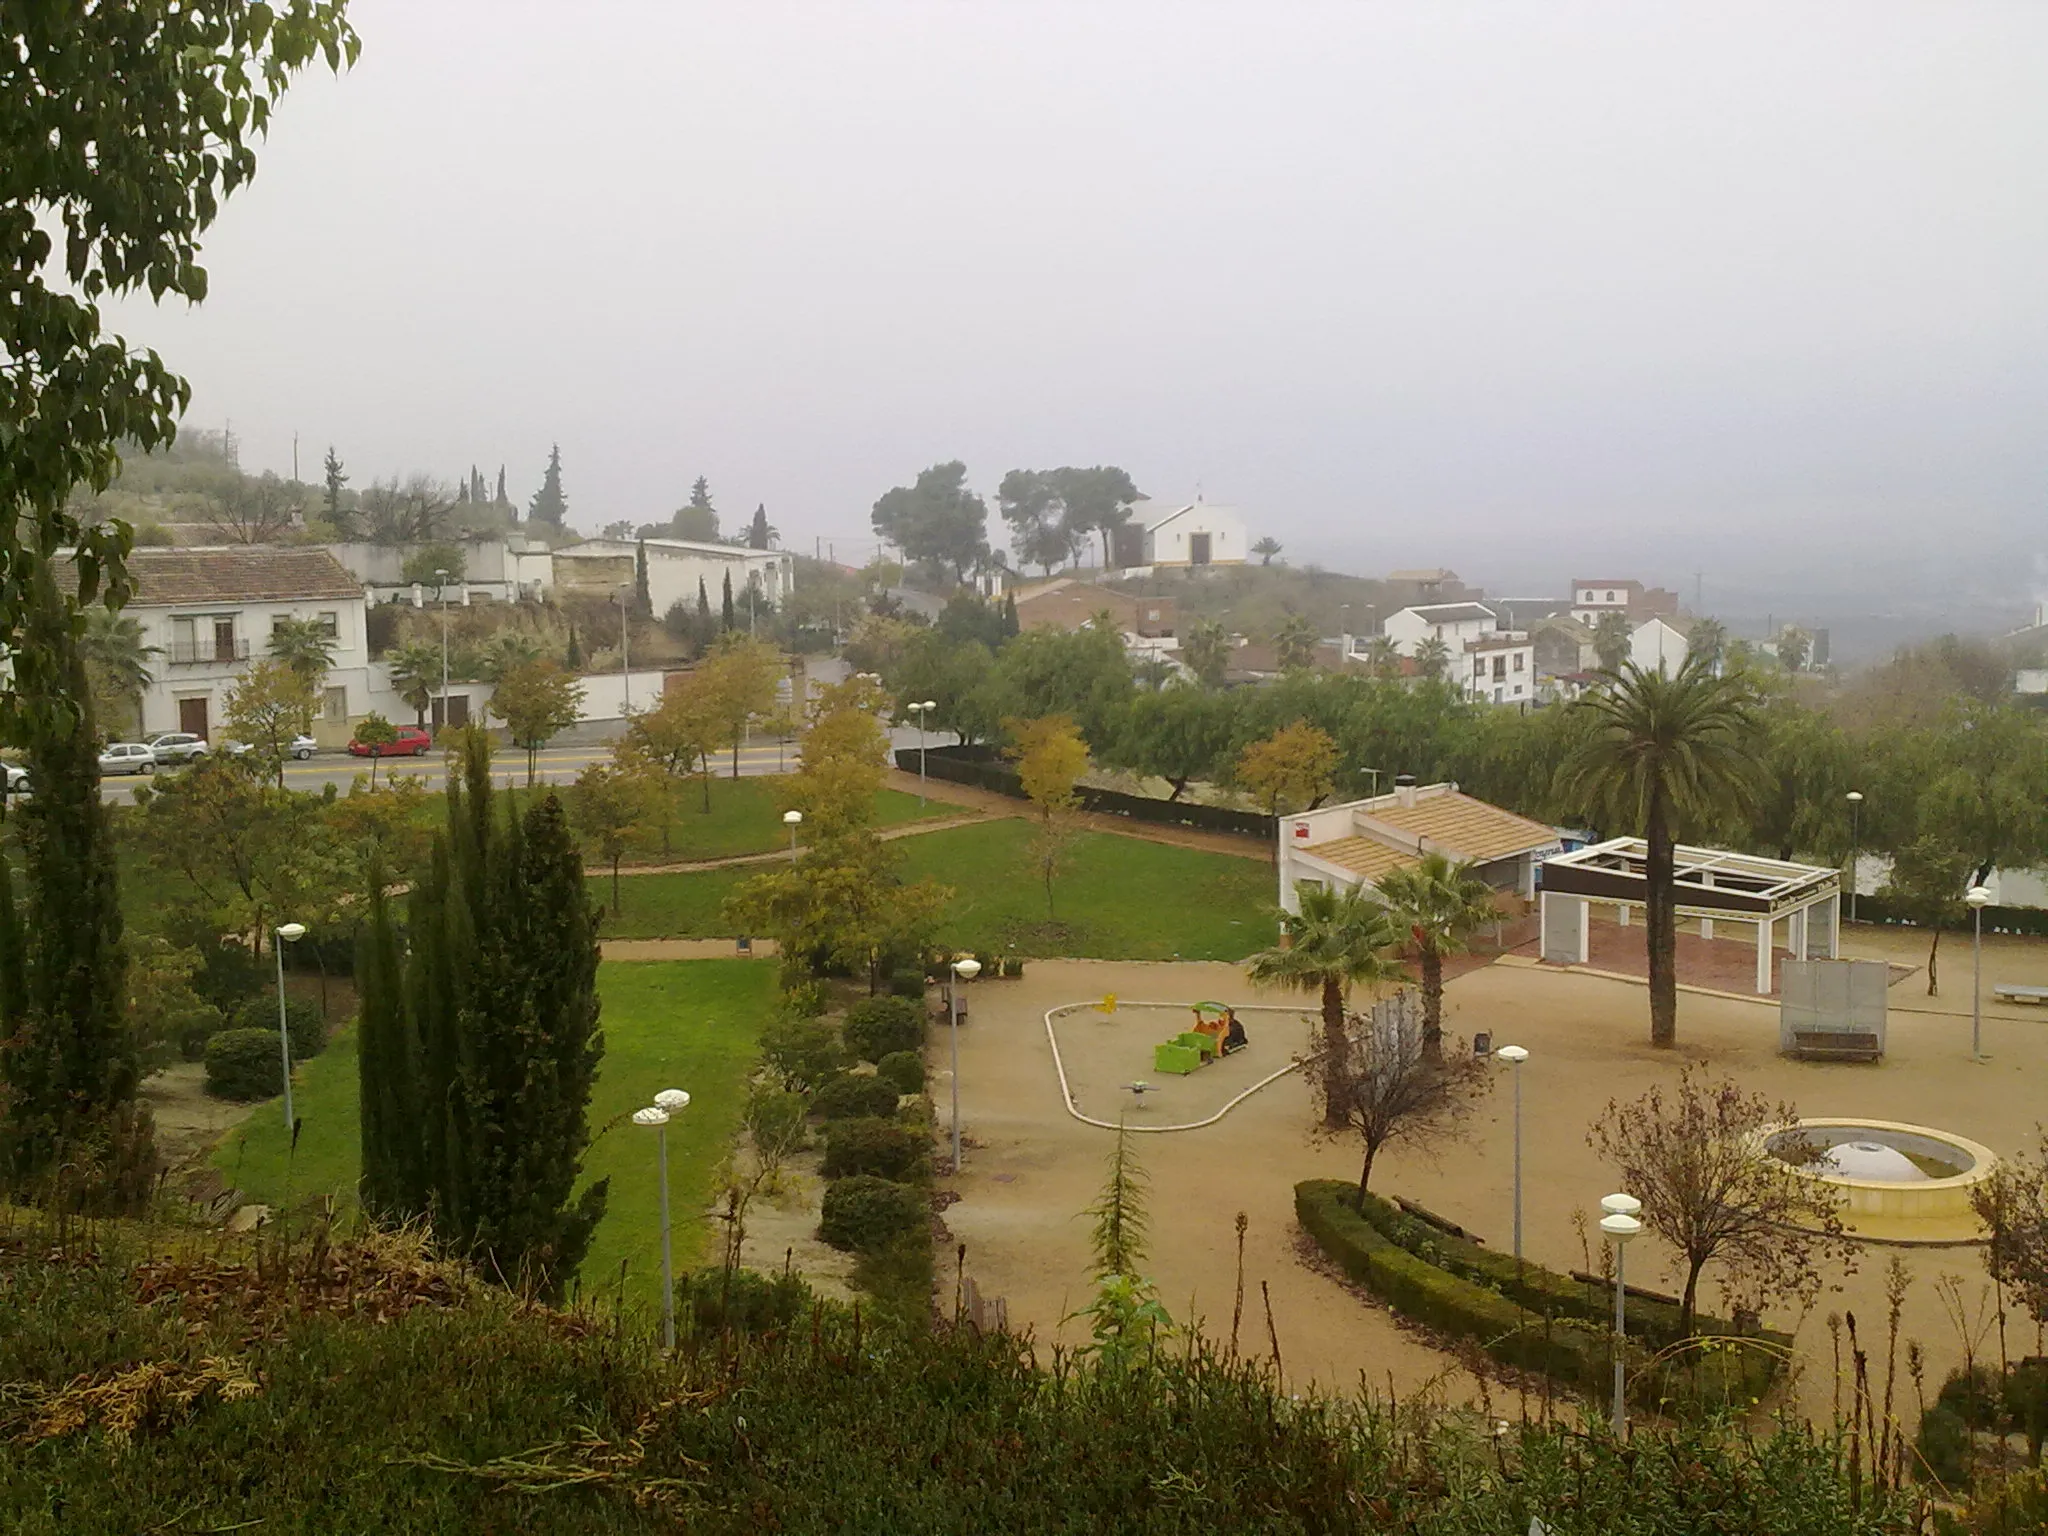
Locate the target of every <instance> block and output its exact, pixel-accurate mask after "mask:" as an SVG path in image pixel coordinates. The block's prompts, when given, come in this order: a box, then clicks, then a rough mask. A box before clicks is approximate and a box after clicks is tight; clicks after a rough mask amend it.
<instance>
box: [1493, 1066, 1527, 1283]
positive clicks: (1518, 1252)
mask: <svg viewBox="0 0 2048 1536" xmlns="http://www.w3.org/2000/svg"><path fill="white" fill-rule="evenodd" d="M1493 1054H1494V1055H1496V1056H1498V1057H1499V1058H1500V1059H1501V1060H1502V1061H1504V1062H1506V1063H1507V1064H1508V1065H1509V1066H1511V1067H1513V1068H1514V1069H1515V1267H1516V1268H1517V1269H1518V1270H1519V1269H1520V1268H1521V1265H1522V1063H1523V1062H1525V1061H1527V1060H1528V1059H1529V1053H1528V1051H1527V1050H1526V1049H1524V1048H1523V1047H1522V1046H1519V1045H1504V1046H1502V1047H1501V1048H1500V1049H1499V1050H1497V1051H1495V1052H1494V1053H1493Z"/></svg>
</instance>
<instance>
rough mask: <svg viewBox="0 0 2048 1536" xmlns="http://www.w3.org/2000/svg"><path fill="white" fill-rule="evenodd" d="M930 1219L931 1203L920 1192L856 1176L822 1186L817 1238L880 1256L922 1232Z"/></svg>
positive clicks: (880, 1180)
mask: <svg viewBox="0 0 2048 1536" xmlns="http://www.w3.org/2000/svg"><path fill="white" fill-rule="evenodd" d="M930 1218H931V1200H930V1199H929V1197H927V1196H926V1194H925V1192H924V1191H923V1190H921V1189H913V1188H912V1187H911V1186H910V1185H908V1184H898V1183H896V1182H895V1181H894V1180H893V1179H883V1178H877V1177H875V1176H874V1175H873V1174H865V1173H863V1174H856V1175H855V1176H854V1177H852V1178H850V1179H836V1180H834V1181H833V1182H832V1183H830V1184H827V1185H826V1186H825V1204H824V1209H823V1210H822V1211H821V1212H820V1213H819V1220H818V1236H820V1237H821V1238H823V1239H824V1240H825V1241H826V1242H828V1243H830V1244H831V1245H832V1246H833V1247H834V1248H841V1249H845V1250H848V1251H849V1252H853V1253H879V1252H881V1251H882V1250H883V1249H885V1248H887V1247H888V1246H889V1245H890V1244H891V1243H893V1242H895V1241H896V1240H897V1239H898V1238H904V1237H909V1236H911V1235H912V1234H913V1233H916V1232H919V1231H921V1230H922V1229H923V1228H924V1226H925V1224H926V1223H927V1222H928V1221H929V1220H930Z"/></svg>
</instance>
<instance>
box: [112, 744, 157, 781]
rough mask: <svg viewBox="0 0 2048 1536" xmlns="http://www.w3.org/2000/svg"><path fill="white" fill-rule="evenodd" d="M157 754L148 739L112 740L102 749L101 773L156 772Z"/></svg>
mask: <svg viewBox="0 0 2048 1536" xmlns="http://www.w3.org/2000/svg"><path fill="white" fill-rule="evenodd" d="M155 772H156V754H155V753H154V752H152V751H150V749H149V743H148V742H146V741H110V742H108V743H107V744H106V745H105V746H104V747H102V748H101V749H100V773H101V774H102V775H105V774H109V773H155Z"/></svg>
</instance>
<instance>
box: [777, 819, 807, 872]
mask: <svg viewBox="0 0 2048 1536" xmlns="http://www.w3.org/2000/svg"><path fill="white" fill-rule="evenodd" d="M782 824H783V825H784V826H785V827H787V828H789V862H790V863H792V864H794V863H795V862H796V829H797V828H798V827H800V826H802V825H803V824H804V813H803V812H802V811H784V812H783V813H782Z"/></svg>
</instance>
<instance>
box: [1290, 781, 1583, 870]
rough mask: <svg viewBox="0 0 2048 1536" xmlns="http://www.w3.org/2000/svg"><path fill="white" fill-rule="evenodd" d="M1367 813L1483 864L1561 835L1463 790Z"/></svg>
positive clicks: (1384, 807) (1391, 825) (1536, 845)
mask: <svg viewBox="0 0 2048 1536" xmlns="http://www.w3.org/2000/svg"><path fill="white" fill-rule="evenodd" d="M1367 814H1368V815H1369V816H1370V818H1371V819H1372V820H1374V821H1377V822H1382V823H1384V824H1385V825H1387V826H1390V827H1396V828H1398V829H1400V830H1401V831H1403V832H1406V833H1408V834H1409V835H1410V836H1413V837H1426V838H1428V839H1429V840H1430V841H1431V842H1432V843H1435V844H1436V845H1437V846H1438V847H1439V848H1441V849H1443V850H1444V851H1445V852H1446V853H1447V854H1451V855H1454V856H1455V857H1457V858H1460V859H1476V860H1478V861H1479V862H1481V863H1485V862H1486V861H1488V860H1490V859H1504V858H1506V857H1507V856H1508V855H1509V854H1511V853H1526V852H1528V851H1529V850H1530V849H1532V848H1547V847H1549V846H1550V845H1551V844H1552V843H1554V842H1556V841H1557V834H1556V833H1555V832H1553V831H1552V830H1551V829H1550V828H1549V827H1546V826H1544V825H1543V824H1542V823H1541V822H1536V821H1530V820H1529V819H1528V818H1527V817H1524V816H1517V815H1516V814H1515V813H1514V812H1513V811H1504V810H1502V809H1501V808H1500V807H1499V806H1497V805H1488V804H1487V803H1486V802H1485V801H1484V800H1475V799H1473V798H1472V797H1471V796H1470V795H1467V794H1462V793H1460V792H1458V791H1457V790H1450V791H1447V792H1446V793H1444V794H1441V795H1427V796H1424V797H1422V798H1420V799H1418V800H1417V801H1416V802H1415V803H1414V804H1413V805H1391V806H1379V807H1375V808H1374V809H1373V810H1372V811H1370V812H1368V813H1367ZM1314 851H1316V852H1320V851H1321V850H1319V849H1318V850H1314Z"/></svg>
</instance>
